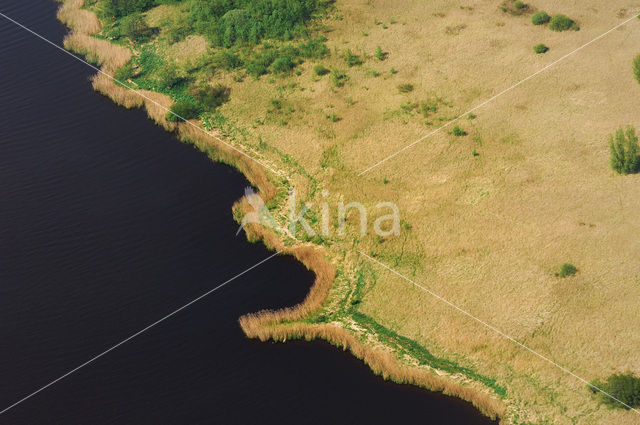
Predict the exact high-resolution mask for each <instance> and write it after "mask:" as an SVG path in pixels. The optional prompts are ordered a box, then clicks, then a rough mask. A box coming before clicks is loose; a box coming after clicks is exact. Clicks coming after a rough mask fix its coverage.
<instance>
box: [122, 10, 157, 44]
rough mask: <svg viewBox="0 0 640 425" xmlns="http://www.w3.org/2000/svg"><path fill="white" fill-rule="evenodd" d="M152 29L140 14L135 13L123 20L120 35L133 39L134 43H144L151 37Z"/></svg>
mask: <svg viewBox="0 0 640 425" xmlns="http://www.w3.org/2000/svg"><path fill="white" fill-rule="evenodd" d="M151 33H152V31H151V28H149V26H148V25H147V22H146V21H145V20H144V18H143V17H142V15H141V14H140V13H133V14H131V15H129V16H125V17H124V18H122V21H121V22H120V34H121V35H123V36H127V37H131V39H132V40H133V41H142V40H145V39H146V38H148V37H150V36H151Z"/></svg>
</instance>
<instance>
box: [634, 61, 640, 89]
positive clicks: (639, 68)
mask: <svg viewBox="0 0 640 425" xmlns="http://www.w3.org/2000/svg"><path fill="white" fill-rule="evenodd" d="M633 76H634V77H636V80H637V81H638V82H639V83H640V55H638V56H636V57H635V59H633Z"/></svg>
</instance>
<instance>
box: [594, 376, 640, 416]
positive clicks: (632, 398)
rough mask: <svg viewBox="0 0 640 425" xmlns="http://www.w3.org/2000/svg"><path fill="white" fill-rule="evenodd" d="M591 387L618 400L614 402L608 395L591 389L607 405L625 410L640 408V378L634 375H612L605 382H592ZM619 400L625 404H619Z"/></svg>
mask: <svg viewBox="0 0 640 425" xmlns="http://www.w3.org/2000/svg"><path fill="white" fill-rule="evenodd" d="M591 385H593V386H595V387H597V388H600V389H601V390H602V391H605V392H606V393H608V394H611V395H612V396H613V397H615V398H616V399H617V400H614V399H613V398H611V397H609V396H608V395H606V394H603V393H601V392H600V391H598V390H596V389H595V388H593V387H590V389H591V391H592V392H593V393H594V394H598V395H599V396H600V401H602V402H603V403H605V404H608V405H610V406H612V407H619V408H624V409H629V408H636V407H640V378H638V377H637V376H634V375H632V374H631V373H627V374H620V373H616V374H614V375H611V376H610V377H609V378H607V380H606V381H604V382H601V381H600V380H598V379H596V380H594V381H592V382H591ZM618 400H620V401H621V402H622V403H624V404H621V403H619V402H618Z"/></svg>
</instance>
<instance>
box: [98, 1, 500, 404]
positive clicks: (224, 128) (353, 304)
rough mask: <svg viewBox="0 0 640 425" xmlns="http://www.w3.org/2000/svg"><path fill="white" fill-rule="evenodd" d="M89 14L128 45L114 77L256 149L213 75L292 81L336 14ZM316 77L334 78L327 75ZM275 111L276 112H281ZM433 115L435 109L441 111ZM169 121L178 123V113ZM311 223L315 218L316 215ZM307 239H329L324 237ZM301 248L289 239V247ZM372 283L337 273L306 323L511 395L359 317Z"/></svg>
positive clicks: (289, 4) (258, 4)
mask: <svg viewBox="0 0 640 425" xmlns="http://www.w3.org/2000/svg"><path fill="white" fill-rule="evenodd" d="M158 6H165V7H169V8H170V11H169V12H168V13H166V14H165V15H164V16H161V17H160V18H158V17H157V16H153V18H154V19H151V15H153V14H154V12H155V11H157V10H158V9H156V8H158ZM86 7H87V8H88V9H90V10H92V11H94V12H96V13H97V14H98V16H99V17H100V18H101V21H102V23H103V31H102V33H101V34H99V35H98V37H100V38H103V39H106V40H109V41H110V42H113V43H117V44H120V45H122V46H127V47H128V48H130V49H131V51H132V53H133V58H132V59H131V61H130V62H129V63H127V64H126V65H125V66H123V67H122V68H121V69H119V70H118V72H116V75H115V77H116V79H117V80H118V81H119V82H120V83H121V84H123V85H125V86H127V87H132V88H136V89H144V90H150V91H154V92H158V93H163V94H165V95H168V96H169V97H170V98H171V99H172V100H173V101H174V102H175V103H174V106H173V107H172V111H174V112H175V113H176V114H178V115H180V117H183V118H186V119H191V118H199V119H200V122H201V125H202V127H203V128H204V129H206V130H211V129H213V128H215V129H216V130H218V131H219V132H220V133H221V134H222V135H223V136H225V137H226V138H228V139H229V140H232V141H234V142H237V143H239V144H242V145H246V146H249V145H255V143H256V141H255V140H253V139H254V138H253V137H252V135H251V130H250V129H246V128H243V127H241V126H238V125H237V124H236V123H235V122H234V121H233V120H231V119H229V118H227V117H225V116H223V114H222V113H221V112H220V110H219V109H218V108H219V106H220V105H221V104H222V103H224V102H225V101H226V100H228V98H229V96H233V93H229V92H228V91H225V88H224V87H221V86H220V85H217V86H211V84H210V83H209V82H210V81H211V79H212V77H213V76H216V75H222V76H225V77H229V76H232V77H233V79H234V80H236V81H241V80H242V79H243V78H247V77H248V78H262V77H263V76H265V75H273V76H278V77H286V76H288V75H291V74H294V73H295V72H296V68H297V67H298V66H299V65H300V64H301V63H302V62H304V61H312V62H313V61H316V60H319V59H322V58H325V57H327V56H329V55H330V54H331V52H330V51H329V49H328V48H327V47H326V45H325V42H326V41H327V40H326V38H324V37H323V36H322V35H320V34H319V33H320V32H321V28H322V26H321V21H322V19H323V18H325V17H326V16H327V15H328V14H329V13H331V11H332V10H333V4H332V1H330V0H296V1H291V0H94V1H88V2H87V3H86ZM154 9H156V10H155V11H154ZM194 35H196V36H201V37H203V38H204V40H206V43H207V45H206V48H205V49H204V51H202V52H201V53H199V54H198V55H194V57H193V58H190V59H188V60H182V61H177V60H176V59H175V58H174V57H173V54H174V53H175V51H174V52H173V53H172V51H171V50H170V49H171V48H172V46H174V45H176V43H180V42H182V41H184V40H186V39H187V37H190V36H194ZM349 61H351V62H353V65H358V64H359V63H357V61H358V57H357V56H355V55H352V54H348V55H347V62H349ZM318 69H319V68H318ZM316 73H318V74H322V73H328V70H326V71H323V72H318V71H316ZM338 74H340V73H339V72H338V71H336V70H334V75H333V79H334V85H335V86H337V87H339V86H340V85H341V84H344V80H346V76H345V75H344V74H340V75H338ZM336 75H337V76H336ZM341 75H342V76H341ZM338 80H339V81H338ZM274 107H275V108H276V109H278V108H277V105H274ZM433 108H434V110H435V106H434V107H433ZM171 118H172V120H175V119H174V118H175V115H174V116H173V117H171ZM187 142H188V141H187ZM253 147H254V148H256V150H258V151H262V152H264V151H268V152H270V153H273V154H275V155H276V156H278V157H279V158H280V160H281V162H282V164H285V165H286V166H287V167H288V169H289V170H290V171H292V172H294V173H296V174H298V175H301V176H304V177H305V178H306V179H307V180H308V181H309V183H310V189H309V195H310V197H311V198H313V196H314V194H315V193H316V191H317V190H318V183H317V181H316V179H315V178H314V177H313V176H311V175H310V174H309V173H308V172H307V171H306V170H305V169H304V168H303V167H301V166H300V165H299V164H298V163H297V162H296V161H295V159H293V158H292V157H291V156H289V155H287V154H285V153H282V152H279V151H277V149H276V148H275V147H272V146H270V145H268V144H266V143H265V144H263V143H262V141H258V143H257V145H255V146H253ZM205 153H206V154H207V155H208V156H209V157H210V158H212V159H213V160H218V156H217V155H216V153H215V150H214V149H213V148H210V147H207V148H206V149H205ZM325 159H326V160H327V161H328V160H330V158H329V157H327V158H323V160H325ZM230 165H233V164H230ZM279 183H280V184H279V191H278V195H277V196H276V197H274V198H273V199H271V200H270V201H269V205H268V206H269V209H270V210H272V211H273V210H275V211H278V210H279V209H281V208H282V207H283V205H284V203H285V199H286V194H287V187H288V186H289V182H288V181H282V182H279ZM234 214H235V212H234ZM310 215H313V211H311V212H310ZM235 218H236V220H238V221H239V220H240V219H241V218H240V217H238V216H236V217H235ZM278 218H279V217H276V219H278ZM307 218H308V219H309V221H310V222H313V221H314V220H313V217H310V216H308V217H307ZM280 224H281V225H282V224H283V223H280ZM309 241H310V242H313V243H316V244H329V242H330V241H327V240H324V239H323V238H321V237H319V236H316V237H315V238H314V239H310V240H309ZM295 242H296V241H293V240H285V244H287V245H291V244H293V243H295ZM376 279H377V276H376V274H375V272H374V271H373V269H372V268H371V267H369V266H367V265H366V264H361V265H360V266H359V267H358V271H357V272H356V276H355V277H353V276H351V275H350V274H349V273H347V272H346V271H345V270H344V269H342V268H339V269H338V275H337V278H336V284H335V285H334V288H332V290H331V291H330V294H329V296H328V298H327V300H326V302H325V304H324V306H323V308H321V309H320V310H318V311H316V312H314V313H312V314H311V315H309V316H308V317H307V318H306V319H305V320H304V321H305V322H307V323H326V322H341V323H342V324H343V326H345V327H346V328H349V329H352V330H354V331H355V330H356V329H355V328H357V334H358V335H359V336H360V337H361V338H363V340H365V339H367V338H368V337H373V338H375V340H377V341H378V342H379V343H381V344H383V345H384V346H386V347H388V348H390V349H391V350H393V352H394V353H395V355H396V356H397V357H398V358H399V359H406V358H411V359H413V360H414V363H417V364H418V365H420V366H428V367H431V368H434V369H438V370H441V371H443V372H446V373H449V374H451V375H458V376H460V375H461V376H463V377H464V378H465V379H469V380H473V381H475V382H479V383H481V384H484V385H485V386H486V387H487V388H489V389H491V390H493V391H494V392H495V394H496V395H497V396H498V397H501V398H503V397H505V395H506V389H505V388H504V387H503V386H501V385H499V384H497V383H496V381H495V380H494V379H491V378H489V377H486V376H484V375H481V374H480V373H478V372H477V371H476V370H475V369H474V368H472V367H470V366H465V365H461V364H459V363H457V362H455V361H452V360H449V359H446V358H443V357H438V356H436V355H434V354H432V353H431V352H430V351H429V350H427V349H426V348H425V347H423V346H422V345H420V344H419V343H418V342H417V341H414V340H412V339H410V338H407V337H404V336H402V335H399V334H398V333H397V332H395V331H393V330H392V329H389V328H387V327H385V326H383V325H382V324H380V323H379V322H378V321H376V320H375V318H373V317H370V316H368V315H366V314H363V313H362V312H360V311H358V308H359V307H360V305H361V303H362V301H363V299H364V298H365V296H366V294H367V292H368V291H369V290H370V289H371V285H374V284H375V281H376Z"/></svg>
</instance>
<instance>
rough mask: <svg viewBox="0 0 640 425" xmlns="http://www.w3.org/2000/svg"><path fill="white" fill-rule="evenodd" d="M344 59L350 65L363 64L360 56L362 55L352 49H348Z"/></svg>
mask: <svg viewBox="0 0 640 425" xmlns="http://www.w3.org/2000/svg"><path fill="white" fill-rule="evenodd" d="M344 61H345V62H346V63H347V65H348V66H350V67H351V66H356V65H362V59H361V58H360V56H358V55H354V54H353V53H352V52H351V49H347V51H346V53H345V54H344Z"/></svg>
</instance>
